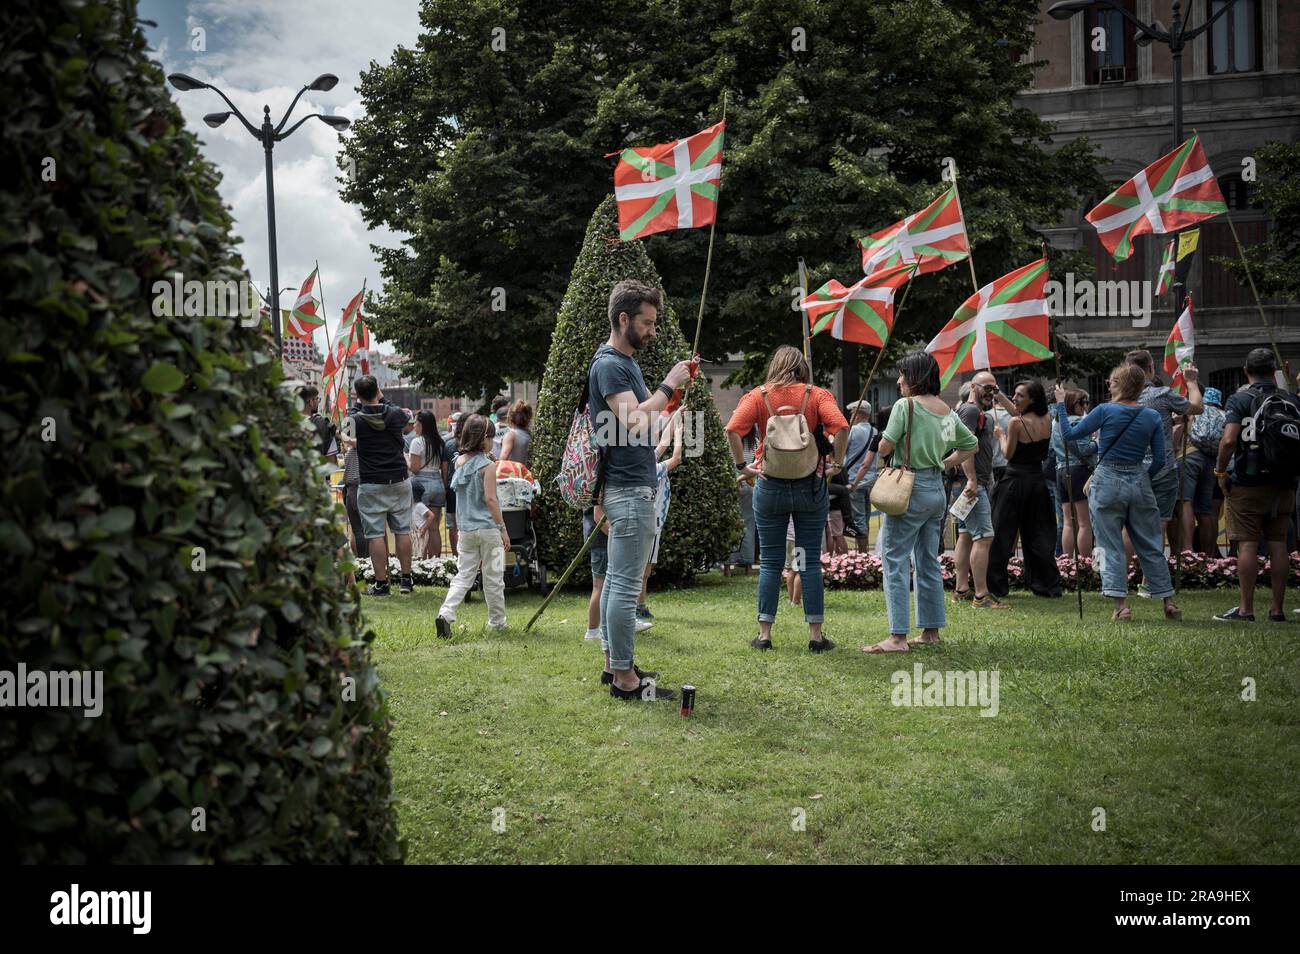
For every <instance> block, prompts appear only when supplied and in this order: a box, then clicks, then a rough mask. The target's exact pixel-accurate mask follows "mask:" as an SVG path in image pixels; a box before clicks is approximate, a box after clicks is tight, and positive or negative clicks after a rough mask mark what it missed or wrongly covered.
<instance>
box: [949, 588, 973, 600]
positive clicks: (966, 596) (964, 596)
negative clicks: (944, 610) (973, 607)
mask: <svg viewBox="0 0 1300 954" xmlns="http://www.w3.org/2000/svg"><path fill="white" fill-rule="evenodd" d="M952 601H953V602H954V603H958V604H961V603H969V602H970V601H971V595H970V590H968V589H967V590H953V591H952Z"/></svg>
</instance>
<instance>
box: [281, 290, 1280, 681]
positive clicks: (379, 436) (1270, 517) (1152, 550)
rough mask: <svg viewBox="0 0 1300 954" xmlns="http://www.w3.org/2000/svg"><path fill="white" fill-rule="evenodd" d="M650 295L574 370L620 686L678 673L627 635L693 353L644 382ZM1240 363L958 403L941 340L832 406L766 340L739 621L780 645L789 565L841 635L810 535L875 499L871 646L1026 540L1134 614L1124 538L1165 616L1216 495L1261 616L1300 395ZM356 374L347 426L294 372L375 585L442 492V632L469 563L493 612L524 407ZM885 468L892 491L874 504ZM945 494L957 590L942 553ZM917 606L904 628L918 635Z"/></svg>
mask: <svg viewBox="0 0 1300 954" xmlns="http://www.w3.org/2000/svg"><path fill="white" fill-rule="evenodd" d="M660 304H661V297H660V293H659V291H658V290H657V289H655V288H653V287H651V286H649V285H646V284H644V283H642V282H639V281H635V280H627V281H622V282H619V283H618V284H617V285H616V286H615V287H614V289H613V290H612V292H611V294H610V298H609V307H608V312H609V321H610V336H609V339H608V340H607V341H606V342H605V344H603V345H602V346H601V347H600V348H599V349H598V350H597V351H596V353H595V354H594V355H593V357H592V360H591V363H590V366H589V368H588V373H587V396H588V397H587V400H588V401H589V411H590V413H591V416H592V420H593V421H604V422H607V423H608V424H612V425H613V426H612V427H602V428H598V429H597V433H599V434H602V435H604V436H603V438H602V446H601V451H602V454H601V480H600V488H599V491H598V495H597V501H596V503H595V505H594V506H593V507H592V508H591V509H589V510H587V511H586V512H585V513H584V514H583V531H584V537H592V535H593V533H594V537H592V541H593V542H592V546H591V549H590V561H591V570H592V578H593V584H592V591H591V598H590V601H589V604H588V619H587V630H586V638H587V639H590V640H593V641H596V640H599V642H600V643H601V647H602V650H603V654H604V660H605V666H604V669H603V671H602V674H601V683H602V684H604V685H608V686H609V692H610V694H611V695H612V696H614V697H616V698H620V699H627V700H634V699H655V698H658V699H671V698H673V697H674V696H675V692H674V691H673V690H671V689H668V688H667V687H665V686H663V685H661V684H659V682H658V673H656V672H653V671H649V670H643V669H641V668H640V667H638V666H637V657H636V637H637V634H638V633H640V632H643V631H644V630H645V629H648V628H649V627H650V626H652V625H653V618H654V617H653V614H652V613H651V612H650V610H649V607H648V606H647V605H646V591H647V584H648V581H649V579H650V575H651V573H652V572H653V567H654V564H655V563H656V561H657V558H658V552H659V546H660V539H661V536H662V534H663V529H664V526H665V523H666V520H667V514H668V509H669V506H670V502H671V499H672V494H671V474H672V472H673V471H674V470H675V469H676V468H677V466H678V465H679V464H680V463H681V460H682V424H681V411H684V410H685V408H684V407H683V408H682V409H681V410H679V411H678V412H676V413H675V414H672V415H665V413H664V411H665V408H666V407H667V406H668V404H669V402H670V400H671V399H672V398H673V397H674V393H675V392H679V391H680V390H681V389H684V388H685V386H686V385H687V384H688V383H689V380H690V373H691V370H690V365H689V364H688V362H685V361H681V362H678V363H677V364H676V365H674V366H673V368H672V369H671V370H670V371H669V372H668V374H667V375H666V376H665V378H664V380H663V382H662V383H660V384H659V385H658V386H657V387H656V388H655V389H654V390H651V389H650V388H649V387H648V386H647V384H646V382H645V379H644V377H643V376H642V373H641V368H640V366H639V365H638V363H637V361H636V354H637V352H638V351H640V350H641V349H643V348H645V347H647V346H648V345H649V344H650V343H652V342H653V341H654V339H655V335H656V322H657V319H658V309H659V307H660ZM1242 370H1243V372H1244V374H1245V377H1246V379H1247V383H1246V384H1245V385H1244V386H1243V387H1241V388H1240V389H1239V390H1238V391H1237V392H1236V393H1234V394H1232V395H1230V396H1229V397H1228V399H1227V400H1226V401H1225V400H1224V399H1223V395H1222V394H1221V393H1220V392H1219V391H1218V389H1216V388H1208V389H1205V390H1204V392H1203V391H1202V389H1201V387H1200V382H1199V375H1198V373H1197V370H1196V368H1195V367H1186V368H1184V369H1182V372H1181V377H1182V380H1183V382H1184V383H1185V388H1184V389H1180V390H1178V391H1176V390H1174V389H1172V388H1171V387H1169V386H1168V385H1166V384H1163V383H1161V382H1160V381H1158V380H1157V377H1156V374H1155V365H1154V362H1153V360H1152V357H1151V355H1150V353H1149V352H1147V351H1144V350H1138V351H1133V352H1130V353H1129V354H1128V355H1127V356H1126V358H1125V360H1124V362H1123V363H1122V364H1120V365H1118V366H1117V367H1115V368H1114V369H1113V370H1112V371H1111V372H1110V375H1109V376H1108V379H1107V388H1108V392H1109V400H1108V401H1106V402H1104V403H1102V404H1100V405H1098V406H1096V407H1092V406H1091V401H1090V398H1089V395H1088V394H1087V392H1085V391H1083V390H1080V389H1077V388H1064V387H1062V386H1060V385H1059V384H1058V385H1056V386H1055V387H1054V388H1053V389H1052V393H1051V395H1050V398H1049V394H1048V390H1047V387H1046V386H1045V385H1044V383H1043V382H1042V381H1041V380H1038V379H1035V378H1027V379H1025V380H1022V381H1020V382H1019V383H1017V384H1016V386H1015V388H1014V390H1013V392H1012V394H1011V395H1010V396H1007V395H1006V394H1004V393H1003V392H1002V391H1001V389H1000V388H999V386H998V383H997V381H996V379H995V378H994V377H993V375H992V374H991V373H989V372H988V371H980V372H978V373H976V374H975V375H974V376H973V377H972V379H971V380H970V381H969V382H967V383H965V384H963V385H962V387H961V389H960V394H959V401H958V403H957V405H956V407H949V406H948V405H947V404H946V403H945V402H944V400H943V399H942V398H941V396H940V390H941V387H940V374H939V367H938V364H937V363H936V361H935V359H934V358H933V357H932V356H931V355H929V354H927V353H926V352H924V351H914V352H911V353H909V354H906V355H904V356H903V357H902V358H901V359H900V360H899V362H898V366H897V390H898V394H899V398H898V399H897V400H896V401H895V402H894V403H893V404H892V405H891V406H890V407H889V408H887V409H883V410H882V411H881V412H880V413H879V414H878V415H877V416H876V419H875V421H874V422H873V420H872V408H871V406H870V404H868V403H867V402H866V401H859V402H854V403H852V404H850V405H848V406H847V407H846V408H845V409H844V410H843V411H842V410H841V409H840V407H839V405H838V403H837V402H836V400H835V398H834V396H833V395H832V394H831V393H830V392H829V391H827V390H826V389H824V388H820V387H818V386H816V385H815V384H813V383H812V381H811V378H810V374H809V368H808V364H807V362H806V360H805V359H804V356H803V355H802V353H801V352H800V351H798V350H797V349H795V348H792V347H789V346H781V347H779V348H777V349H776V351H775V352H774V354H773V355H772V357H771V359H770V362H769V364H768V368H767V374H766V377H765V381H764V383H763V384H762V385H760V386H759V387H757V388H754V389H753V390H752V391H750V392H749V393H747V394H746V395H744V396H743V397H742V398H741V400H740V402H739V403H738V405H737V407H736V409H735V411H734V412H733V413H732V415H731V418H730V420H729V421H728V423H727V425H726V433H727V438H728V445H729V450H730V453H731V457H732V460H733V461H734V463H735V465H736V470H737V475H736V480H737V492H738V495H739V505H740V510H741V514H742V517H743V518H744V520H745V524H746V527H745V534H744V537H743V538H742V540H741V543H740V545H739V547H738V548H737V550H736V551H735V552H734V553H732V554H731V555H730V557H729V558H728V559H727V561H726V564H725V566H724V569H725V570H726V571H727V572H729V573H730V572H734V571H736V570H737V569H743V572H745V573H749V572H750V570H751V568H752V566H753V565H754V564H755V563H757V565H758V585H757V594H756V598H757V614H756V619H757V629H758V632H757V634H756V635H755V636H754V637H753V638H752V639H751V640H750V641H749V643H750V645H751V646H753V647H754V648H755V649H759V650H769V649H771V648H772V647H773V637H772V632H773V626H774V624H775V622H776V617H777V611H778V608H779V605H780V591H781V587H782V580H783V579H784V581H785V587H786V595H787V598H788V600H789V602H790V603H791V604H793V605H798V606H800V608H801V609H802V612H803V615H804V621H805V623H806V624H807V626H808V648H809V650H810V651H812V652H816V653H822V652H826V651H828V650H831V649H833V648H834V647H835V643H834V642H833V641H832V640H831V639H830V638H829V637H828V636H827V635H826V632H825V622H826V620H825V597H824V587H823V580H822V560H821V556H822V553H823V552H829V553H842V552H845V549H846V546H847V545H846V540H848V539H851V540H854V541H856V545H857V547H858V549H860V550H862V549H867V548H868V546H869V545H870V544H869V541H870V539H871V534H870V529H871V519H872V517H873V516H875V515H876V511H881V510H887V511H888V513H881V514H880V517H879V519H880V522H879V526H878V532H877V534H876V540H875V546H876V550H877V552H878V554H879V556H880V559H881V565H882V570H883V589H884V595H885V605H886V618H887V623H888V632H887V634H885V635H884V638H882V639H880V640H879V641H878V642H876V643H873V644H870V645H866V646H863V647H862V651H863V652H866V653H872V654H879V653H887V652H907V651H909V650H911V649H912V648H914V647H915V646H918V645H924V644H934V643H937V642H939V640H940V632H941V630H943V629H944V628H945V626H946V625H947V606H948V602H949V599H951V601H952V602H953V603H956V604H962V605H969V606H971V607H974V608H978V609H988V610H998V609H1005V608H1007V606H1008V605H1009V603H1008V597H1009V575H1008V567H1009V565H1010V562H1011V558H1012V557H1013V556H1014V555H1015V553H1016V552H1017V550H1019V552H1020V553H1022V554H1023V577H1024V583H1025V585H1026V587H1027V589H1028V590H1029V591H1030V593H1032V594H1034V595H1035V596H1039V597H1045V598H1059V597H1060V596H1061V595H1062V581H1061V575H1060V572H1059V570H1058V566H1057V561H1056V558H1057V556H1059V555H1061V554H1066V555H1073V554H1075V553H1078V554H1080V555H1083V556H1087V557H1091V558H1092V560H1093V563H1094V566H1095V567H1096V569H1097V571H1098V573H1099V575H1100V578H1101V591H1102V594H1103V595H1104V596H1106V597H1109V598H1111V599H1112V600H1113V601H1114V609H1113V614H1112V618H1113V619H1114V620H1117V621H1123V620H1129V619H1131V618H1132V616H1133V609H1132V607H1131V606H1130V605H1129V604H1128V596H1129V586H1128V580H1129V570H1130V562H1131V561H1132V560H1134V559H1135V560H1136V561H1137V564H1138V566H1139V567H1140V571H1141V577H1142V581H1141V584H1140V586H1139V595H1142V596H1147V597H1151V598H1154V599H1159V600H1161V601H1162V604H1163V611H1164V615H1165V617H1166V618H1168V619H1175V620H1176V619H1180V618H1182V610H1181V609H1180V608H1179V607H1178V605H1177V604H1176V602H1175V600H1174V597H1175V592H1174V581H1173V580H1172V578H1171V574H1170V570H1169V564H1168V560H1167V557H1166V544H1167V545H1168V547H1169V552H1175V551H1176V550H1178V549H1179V548H1183V549H1189V550H1191V549H1196V550H1200V551H1201V552H1205V553H1209V554H1214V555H1216V556H1217V555H1222V552H1223V551H1222V550H1221V548H1220V543H1219V519H1220V517H1219V514H1220V511H1221V510H1225V509H1226V518H1227V519H1226V523H1227V549H1228V552H1229V553H1232V554H1235V556H1236V557H1237V560H1238V567H1239V571H1240V572H1239V574H1238V575H1239V581H1240V596H1239V599H1238V604H1237V605H1236V606H1235V607H1232V608H1231V609H1229V610H1226V611H1224V612H1222V613H1219V614H1217V615H1216V616H1215V617H1214V618H1215V619H1216V620H1220V621H1225V622H1253V621H1254V619H1255V614H1254V597H1255V583H1256V580H1257V578H1258V564H1257V560H1258V555H1259V552H1260V549H1261V548H1264V549H1266V550H1267V552H1268V555H1269V559H1270V561H1271V566H1272V573H1271V584H1272V588H1271V601H1270V605H1269V612H1268V618H1269V620H1271V621H1274V622H1285V621H1286V616H1285V615H1284V614H1285V607H1284V595H1285V590H1286V584H1287V580H1288V576H1289V573H1290V563H1289V559H1288V552H1289V550H1290V548H1291V545H1292V544H1293V542H1294V541H1295V539H1296V534H1297V527H1296V525H1295V515H1296V498H1297V476H1298V475H1300V400H1298V399H1297V398H1296V397H1295V396H1294V395H1293V394H1291V393H1289V392H1288V391H1287V390H1285V389H1284V388H1281V387H1279V385H1278V380H1277V379H1278V377H1279V375H1278V368H1277V365H1276V361H1275V357H1274V353H1273V352H1272V351H1270V350H1269V349H1266V348H1256V349H1253V350H1251V351H1250V352H1249V354H1247V356H1246V360H1245V364H1244V367H1243V369H1242ZM354 390H355V393H356V395H357V399H358V400H357V404H356V405H355V406H354V407H353V408H352V409H351V411H350V412H349V419H350V421H351V422H352V426H351V427H350V428H348V429H346V432H345V433H344V434H342V435H335V434H334V433H333V432H332V429H330V428H328V427H324V426H321V424H320V421H318V418H319V414H317V413H316V408H315V405H314V402H313V400H312V398H314V397H315V395H312V394H310V393H307V392H304V401H305V404H306V406H307V408H308V410H309V412H310V413H312V415H313V416H312V421H313V424H314V425H315V426H316V427H317V433H318V436H319V438H320V449H321V452H322V454H326V455H334V454H338V453H342V455H343V462H344V463H343V466H344V474H345V479H344V488H345V501H346V507H347V511H348V515H349V520H350V523H351V526H352V529H353V536H354V539H355V541H356V547H357V553H358V555H369V556H370V558H371V560H372V564H373V567H374V574H375V581H374V583H373V584H372V585H371V586H370V587H369V588H368V589H367V590H366V592H367V594H369V595H374V596H382V595H387V594H388V593H389V592H390V590H389V581H388V578H387V570H388V544H387V536H388V532H389V531H391V533H392V535H393V537H394V539H395V542H396V550H397V558H398V562H399V565H400V567H401V579H400V581H399V585H400V588H401V590H402V591H403V592H410V591H411V589H412V581H411V576H410V561H411V558H412V545H411V533H412V524H413V522H415V523H418V524H420V525H421V526H422V528H424V529H425V530H426V531H427V532H428V533H429V536H428V539H429V540H430V541H431V543H430V546H431V548H432V552H433V553H435V554H437V553H439V552H440V543H439V541H440V533H439V532H438V527H439V522H440V521H441V519H442V518H443V516H444V515H445V517H446V521H447V526H448V531H449V538H450V540H451V543H452V546H453V548H454V549H455V550H456V552H457V555H458V565H457V566H458V569H457V574H456V578H455V579H454V580H453V581H452V583H451V586H450V587H449V591H448V593H447V597H446V599H445V600H444V602H443V604H442V607H441V609H440V610H439V613H438V618H437V629H438V633H439V635H444V636H445V635H447V634H448V633H449V631H450V625H451V623H452V622H453V621H454V620H455V617H456V610H457V608H458V607H459V605H460V603H461V602H462V601H463V600H465V599H466V598H468V595H469V592H470V590H471V588H472V586H473V584H474V581H475V578H476V576H477V575H478V574H479V573H482V576H483V589H484V595H485V599H486V602H487V604H488V615H489V625H490V626H493V627H497V628H500V627H504V625H505V605H504V592H503V587H502V581H501V565H502V561H501V559H500V558H501V556H502V554H503V553H504V552H508V551H509V549H510V537H509V534H508V533H507V532H506V529H505V524H504V522H503V519H502V513H501V509H500V506H499V504H498V500H497V493H496V478H497V468H498V464H499V462H506V461H519V462H521V463H522V464H523V465H524V466H525V467H526V466H528V464H529V463H530V461H529V455H530V448H531V443H532V442H531V432H530V427H531V422H532V413H533V412H532V408H531V407H529V406H528V405H527V404H525V403H524V402H522V401H516V402H514V403H513V404H510V402H509V401H508V400H507V399H504V398H498V399H497V400H496V401H495V402H494V403H493V405H492V411H491V414H490V415H480V414H464V415H457V416H455V418H454V420H453V423H452V428H451V430H450V431H449V432H447V433H439V431H438V428H437V421H436V419H435V418H434V416H433V415H432V414H428V413H421V414H419V415H412V414H410V413H409V412H407V411H405V410H403V409H402V408H398V407H396V406H394V405H391V404H388V403H387V402H385V401H384V400H383V396H382V393H381V392H380V390H379V388H378V386H377V385H376V383H375V381H374V379H373V378H370V377H368V376H363V377H361V378H359V379H357V381H356V382H355V384H354ZM1180 391H1185V393H1180ZM320 420H323V419H320ZM1288 442H1289V443H1288ZM876 491H880V492H881V493H880V496H881V499H882V500H885V499H888V500H889V501H890V503H891V505H890V506H889V507H884V506H883V505H882V506H881V507H876V506H874V505H873V494H874V493H875V492H876ZM950 516H951V517H952V519H953V520H954V525H953V530H954V539H955V548H954V556H955V568H956V572H955V577H956V579H955V581H954V583H955V585H954V589H953V592H952V595H951V597H949V596H947V595H946V593H945V589H944V583H943V577H942V569H941V564H940V555H941V554H942V552H943V550H944V527H945V521H946V520H947V519H949V517H950ZM363 548H364V549H363ZM912 594H914V595H915V607H916V609H915V614H916V616H915V619H913V618H912V607H911V599H910V597H911V596H912ZM913 630H919V633H918V634H917V635H915V636H912V632H913ZM647 687H650V691H648V692H647V691H646V690H647Z"/></svg>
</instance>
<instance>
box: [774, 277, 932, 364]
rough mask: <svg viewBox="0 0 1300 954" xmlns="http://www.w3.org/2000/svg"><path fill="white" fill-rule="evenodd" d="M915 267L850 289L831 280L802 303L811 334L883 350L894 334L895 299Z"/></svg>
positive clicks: (870, 280) (868, 280) (870, 278)
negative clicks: (823, 332)
mask: <svg viewBox="0 0 1300 954" xmlns="http://www.w3.org/2000/svg"><path fill="white" fill-rule="evenodd" d="M915 269H916V266H915V265H914V264H913V265H908V264H905V263H904V264H898V265H893V266H890V267H889V268H885V269H881V270H880V271H877V272H873V273H872V274H870V275H868V276H866V277H865V278H863V279H862V280H861V281H859V282H858V283H857V284H855V285H852V286H850V287H848V288H846V287H844V285H842V284H840V283H839V282H837V281H836V280H835V279H833V278H832V279H831V280H830V281H829V282H827V283H826V284H825V285H823V286H822V287H821V288H819V289H817V290H816V291H815V292H813V293H812V294H811V295H809V296H808V297H807V298H805V299H804V300H803V301H801V302H800V303H799V307H801V308H802V309H803V310H804V311H805V312H806V313H807V315H808V324H809V327H810V328H811V333H812V334H814V335H815V334H818V333H820V332H822V331H826V330H829V331H830V333H831V337H832V338H838V339H839V340H840V341H856V342H858V343H859V344H865V345H873V346H874V347H877V348H883V347H884V346H885V342H887V341H888V340H889V336H890V334H891V333H892V332H893V330H894V295H895V294H896V293H897V291H898V289H900V288H902V287H903V285H905V284H906V283H907V280H908V279H909V278H911V277H912V274H913V272H914V271H915Z"/></svg>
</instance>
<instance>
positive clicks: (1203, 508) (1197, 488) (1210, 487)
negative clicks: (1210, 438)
mask: <svg viewBox="0 0 1300 954" xmlns="http://www.w3.org/2000/svg"><path fill="white" fill-rule="evenodd" d="M1179 467H1180V468H1181V470H1182V475H1183V499H1184V500H1190V501H1191V503H1192V513H1200V514H1207V513H1208V514H1212V513H1214V488H1215V486H1216V481H1215V479H1214V458H1212V457H1210V455H1209V454H1205V453H1202V452H1201V451H1198V450H1189V451H1188V452H1187V456H1186V457H1184V458H1183V460H1182V462H1181V463H1180V464H1179Z"/></svg>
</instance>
